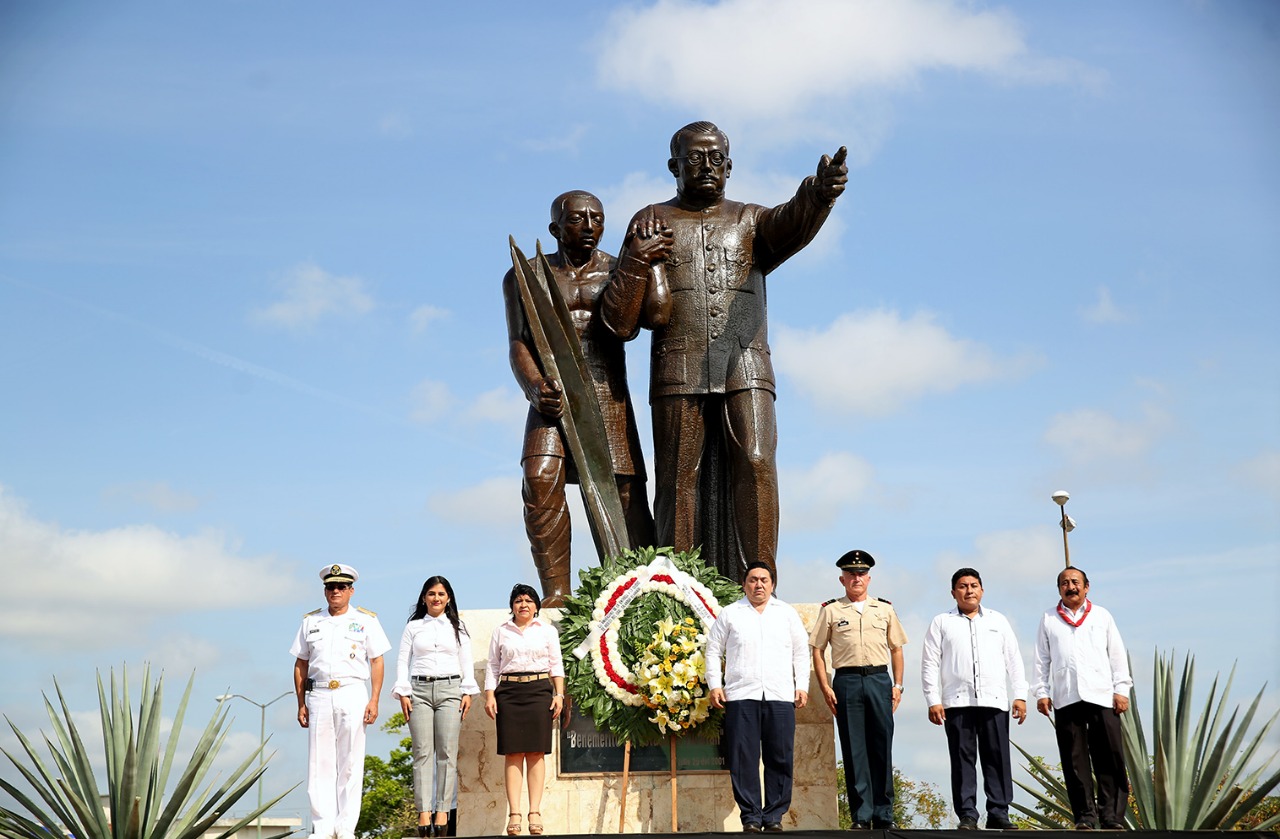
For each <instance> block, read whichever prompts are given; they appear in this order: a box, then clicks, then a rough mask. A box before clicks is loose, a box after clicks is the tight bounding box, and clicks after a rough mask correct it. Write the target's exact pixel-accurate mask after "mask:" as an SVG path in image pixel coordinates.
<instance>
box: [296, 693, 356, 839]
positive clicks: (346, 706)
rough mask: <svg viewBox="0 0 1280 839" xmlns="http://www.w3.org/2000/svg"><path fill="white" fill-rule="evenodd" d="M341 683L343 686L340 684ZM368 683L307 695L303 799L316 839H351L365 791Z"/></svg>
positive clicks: (354, 831) (354, 832)
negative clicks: (307, 750) (308, 803)
mask: <svg viewBox="0 0 1280 839" xmlns="http://www.w3.org/2000/svg"><path fill="white" fill-rule="evenodd" d="M343 681H344V682H346V681H347V680H346V679H344V680H343ZM368 704H369V683H368V682H365V681H362V680H358V679H356V680H351V681H350V683H349V684H344V685H343V686H342V687H339V688H334V689H332V690H330V689H329V688H324V687H317V688H316V689H314V690H311V691H308V692H307V733H308V735H309V737H308V739H309V744H310V747H311V748H310V756H309V759H308V761H307V796H308V797H309V798H310V799H311V831H312V836H313V837H317V839H329V837H334V836H336V837H337V839H353V837H354V836H355V834H356V822H357V821H358V820H359V819H360V795H361V788H362V787H363V785H364V709H365V706H367V705H368Z"/></svg>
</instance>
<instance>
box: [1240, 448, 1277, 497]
mask: <svg viewBox="0 0 1280 839" xmlns="http://www.w3.org/2000/svg"><path fill="white" fill-rule="evenodd" d="M1235 474H1236V477H1237V478H1238V479H1239V480H1240V481H1242V482H1243V483H1244V484H1245V485H1246V486H1248V487H1250V488H1252V489H1257V490H1261V491H1262V492H1265V493H1267V494H1268V495H1270V496H1271V497H1272V498H1274V499H1276V500H1277V501H1280V451H1276V450H1275V449H1267V450H1266V451H1261V452H1258V453H1257V454H1256V455H1254V456H1253V457H1251V458H1249V459H1248V460H1246V461H1244V462H1242V463H1240V464H1239V465H1238V466H1237V467H1236V470H1235Z"/></svg>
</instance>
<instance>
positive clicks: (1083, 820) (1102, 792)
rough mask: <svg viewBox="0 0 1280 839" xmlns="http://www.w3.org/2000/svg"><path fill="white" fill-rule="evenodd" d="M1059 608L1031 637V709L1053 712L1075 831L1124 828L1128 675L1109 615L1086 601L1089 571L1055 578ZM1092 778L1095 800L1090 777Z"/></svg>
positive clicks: (1130, 681)
mask: <svg viewBox="0 0 1280 839" xmlns="http://www.w3.org/2000/svg"><path fill="white" fill-rule="evenodd" d="M1058 595H1059V597H1060V598H1061V599H1060V600H1059V601H1058V605H1057V606H1055V607H1054V608H1052V609H1050V610H1049V611H1047V612H1045V614H1044V617H1043V618H1042V619H1041V621H1040V629H1039V631H1038V632H1037V634H1036V664H1035V684H1034V686H1033V687H1032V695H1033V696H1035V697H1036V710H1038V711H1039V712H1040V713H1042V714H1044V715H1045V716H1046V717H1047V716H1049V714H1050V712H1051V711H1052V712H1054V713H1055V728H1056V734H1057V738H1058V755H1059V757H1060V758H1061V759H1062V775H1063V781H1064V782H1065V784H1066V787H1067V797H1068V798H1069V799H1070V801H1071V815H1072V818H1073V819H1074V820H1075V823H1076V829H1077V830H1096V829H1097V828H1098V827H1099V824H1101V827H1102V829H1103V830H1123V829H1124V814H1125V809H1126V807H1127V806H1128V803H1129V776H1128V774H1127V773H1126V772H1125V768H1124V746H1123V740H1122V736H1121V731H1120V715H1121V714H1123V713H1124V712H1125V711H1127V710H1129V690H1130V688H1132V687H1133V677H1132V676H1130V675H1129V661H1128V657H1127V656H1126V655H1125V650H1124V641H1122V640H1121V639H1120V631H1119V630H1118V629H1116V622H1115V620H1113V619H1112V617H1111V613H1110V612H1108V611H1107V610H1106V609H1104V608H1102V607H1101V606H1097V605H1095V604H1094V603H1092V602H1090V600H1089V575H1088V574H1086V573H1085V572H1084V571H1081V570H1080V569H1079V568H1075V567H1068V568H1067V569H1065V570H1064V571H1063V572H1062V573H1061V574H1059V575H1058ZM1095 776H1096V777H1097V781H1098V784H1097V794H1096V800H1095V794H1094V786H1093V778H1094V777H1095Z"/></svg>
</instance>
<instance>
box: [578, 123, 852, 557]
mask: <svg viewBox="0 0 1280 839" xmlns="http://www.w3.org/2000/svg"><path fill="white" fill-rule="evenodd" d="M845 154H846V151H845V149H844V147H843V146H842V147H841V148H840V149H839V150H838V151H837V152H836V153H835V155H834V156H830V157H829V156H827V155H823V156H822V159H821V160H820V161H819V163H818V167H817V171H816V172H815V174H813V175H810V176H809V177H807V178H805V179H804V180H803V181H802V182H801V183H800V187H799V189H798V190H797V191H796V194H795V196H794V197H793V198H791V200H789V201H787V202H786V203H784V204H780V205H779V206H777V207H772V208H768V207H763V206H760V205H759V204H743V203H739V202H737V201H730V200H728V199H727V198H726V197H725V185H726V183H727V181H728V179H729V175H730V173H731V172H732V171H733V161H732V160H731V159H730V157H729V138H728V137H727V136H725V134H724V132H723V131H721V130H720V129H719V128H717V127H716V126H715V125H714V124H712V123H710V122H695V123H692V124H690V125H686V126H685V127H684V128H681V129H680V130H679V131H677V132H676V133H675V136H673V137H672V138H671V159H670V160H668V161H667V168H668V169H669V170H670V172H671V174H672V175H673V176H674V177H675V180H676V195H675V197H674V198H672V199H670V200H668V201H665V202H663V203H661V204H653V205H650V206H648V207H645V208H644V209H642V210H641V211H640V212H638V213H636V215H635V216H634V218H633V219H632V221H631V225H630V226H629V228H628V233H627V239H626V243H625V247H624V250H623V253H622V254H621V256H620V257H619V260H618V265H617V269H616V270H615V273H614V279H613V282H612V283H611V284H610V285H609V287H608V288H607V289H606V290H605V293H604V297H603V303H602V310H601V314H602V316H603V320H604V322H605V323H606V324H607V325H608V327H609V329H610V331H611V332H613V333H614V334H616V335H619V336H623V337H631V336H633V335H635V334H636V332H637V331H638V329H639V328H640V327H645V328H647V329H651V330H652V331H653V345H652V355H651V363H650V383H649V402H650V405H651V408H652V412H653V441H654V443H653V446H654V461H655V464H654V473H655V474H654V480H655V498H654V518H655V523H656V527H657V544H659V545H670V546H673V547H674V548H675V549H676V550H678V551H687V550H691V549H693V548H696V547H699V546H701V548H702V556H703V559H704V561H706V563H707V564H708V565H713V566H715V567H716V568H718V569H719V570H720V572H721V573H722V574H724V575H725V576H727V577H729V578H731V579H734V580H738V581H741V580H742V579H743V578H744V576H745V574H744V572H745V569H746V568H747V567H748V566H749V565H750V564H751V563H753V562H763V563H765V564H766V565H768V566H769V568H770V569H775V568H776V554H777V548H778V470H777V464H776V457H775V453H776V449H777V422H776V418H775V412H774V404H773V402H774V394H775V387H774V374H773V365H772V363H771V362H770V360H769V342H768V319H767V316H766V306H765V277H767V276H768V275H769V274H770V273H771V272H772V271H773V270H774V269H775V268H777V267H778V266H779V265H781V264H782V263H783V262H785V261H786V260H787V259H788V258H790V257H791V256H792V255H794V254H795V253H797V252H798V251H799V250H800V249H801V248H803V247H804V246H805V245H807V244H809V242H811V241H812V240H813V238H814V236H816V235H817V233H818V230H819V229H821V227H822V225H823V223H824V222H825V221H826V220H827V216H828V215H830V213H831V209H832V207H834V206H835V201H836V198H838V197H839V196H840V194H841V193H842V192H844V189H845V185H846V183H847V182H848V171H849V170H848V167H847V166H846V165H845Z"/></svg>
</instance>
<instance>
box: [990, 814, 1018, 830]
mask: <svg viewBox="0 0 1280 839" xmlns="http://www.w3.org/2000/svg"><path fill="white" fill-rule="evenodd" d="M1017 829H1018V826H1017V825H1016V824H1014V823H1013V822H1011V821H1009V820H1008V819H993V818H991V817H990V816H987V830H1017Z"/></svg>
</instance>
